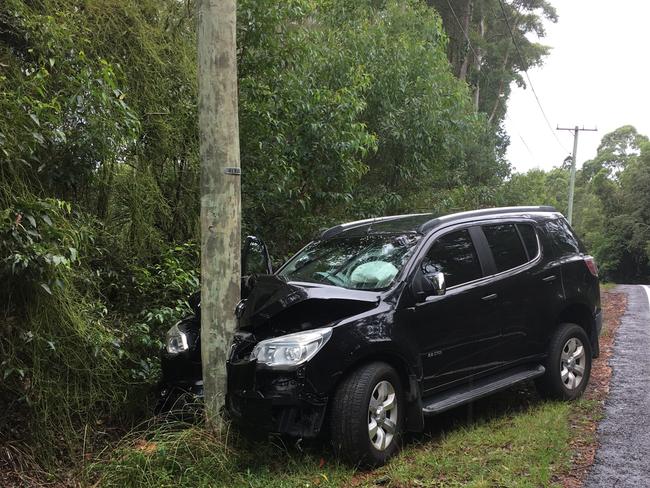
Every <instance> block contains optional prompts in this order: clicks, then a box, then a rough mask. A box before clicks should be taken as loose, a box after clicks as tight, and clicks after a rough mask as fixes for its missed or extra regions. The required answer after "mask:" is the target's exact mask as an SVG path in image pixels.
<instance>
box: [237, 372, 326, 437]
mask: <svg viewBox="0 0 650 488" xmlns="http://www.w3.org/2000/svg"><path fill="white" fill-rule="evenodd" d="M227 369H228V395H227V398H226V406H227V409H228V413H229V414H230V416H231V418H232V419H233V420H234V421H235V422H236V423H237V424H238V425H239V426H240V428H241V429H242V430H245V431H250V432H253V433H259V432H263V433H264V432H273V433H279V434H286V435H289V436H293V437H305V438H309V437H315V436H316V435H318V433H319V432H320V430H321V427H322V424H323V419H324V417H325V410H326V407H327V397H323V396H320V395H317V394H316V393H315V392H313V391H312V389H311V388H310V387H309V383H308V382H307V381H306V378H305V372H306V368H305V366H302V367H300V368H297V369H295V370H292V371H280V370H272V369H269V368H260V367H258V365H257V361H255V360H253V361H249V360H242V361H229V362H228V363H227Z"/></svg>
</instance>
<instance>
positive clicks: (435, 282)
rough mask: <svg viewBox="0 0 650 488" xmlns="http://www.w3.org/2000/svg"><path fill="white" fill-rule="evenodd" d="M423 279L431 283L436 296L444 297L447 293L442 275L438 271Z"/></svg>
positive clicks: (443, 275)
mask: <svg viewBox="0 0 650 488" xmlns="http://www.w3.org/2000/svg"><path fill="white" fill-rule="evenodd" d="M425 278H426V279H428V280H429V281H431V285H432V288H433V291H434V293H435V294H436V295H444V294H445V293H446V292H447V285H446V284H445V274H444V273H442V272H440V271H438V272H437V273H434V274H432V275H426V276H425Z"/></svg>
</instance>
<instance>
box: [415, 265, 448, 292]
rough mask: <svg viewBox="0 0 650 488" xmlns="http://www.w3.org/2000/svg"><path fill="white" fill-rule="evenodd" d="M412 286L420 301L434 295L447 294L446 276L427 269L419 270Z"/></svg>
mask: <svg viewBox="0 0 650 488" xmlns="http://www.w3.org/2000/svg"><path fill="white" fill-rule="evenodd" d="M412 286H413V292H414V293H415V295H416V296H417V298H418V299H420V300H424V299H425V298H427V297H430V296H433V295H438V296H440V295H444V294H445V293H446V292H447V285H446V284H445V274H444V273H442V272H440V271H436V270H432V269H427V267H425V268H424V269H420V270H418V272H417V273H416V275H415V278H414V280H413V285H412Z"/></svg>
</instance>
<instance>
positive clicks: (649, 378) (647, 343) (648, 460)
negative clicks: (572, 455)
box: [584, 285, 650, 488]
mask: <svg viewBox="0 0 650 488" xmlns="http://www.w3.org/2000/svg"><path fill="white" fill-rule="evenodd" d="M616 291H622V292H625V293H627V300H628V301H627V310H626V312H625V314H624V315H623V318H622V320H621V325H620V327H619V329H618V333H617V335H616V338H615V341H614V352H613V354H612V356H611V358H610V365H611V366H612V379H611V382H610V393H609V397H608V399H607V401H606V402H605V418H604V419H603V420H602V421H601V423H600V426H599V428H598V434H599V440H600V447H599V449H598V451H597V453H596V459H595V462H594V465H593V467H592V468H591V471H590V472H589V474H588V476H587V480H586V482H585V485H584V486H585V487H586V488H597V487H603V488H605V487H606V488H623V487H634V488H640V487H650V305H649V302H650V288H648V287H643V286H638V285H636V286H628V285H621V286H619V287H618V288H617V289H616Z"/></svg>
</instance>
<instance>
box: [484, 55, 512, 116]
mask: <svg viewBox="0 0 650 488" xmlns="http://www.w3.org/2000/svg"><path fill="white" fill-rule="evenodd" d="M509 57H510V44H508V49H506V55H505V56H504V57H503V63H502V64H501V71H502V72H505V70H506V67H507V66H508V58H509ZM504 88H505V83H504V81H503V76H501V79H499V91H498V92H497V97H496V100H495V101H494V106H493V107H492V112H491V113H490V118H489V119H488V122H489V123H490V124H491V123H492V121H493V120H494V117H495V116H496V114H497V110H498V108H499V105H500V104H501V95H502V94H503V89H504Z"/></svg>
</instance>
